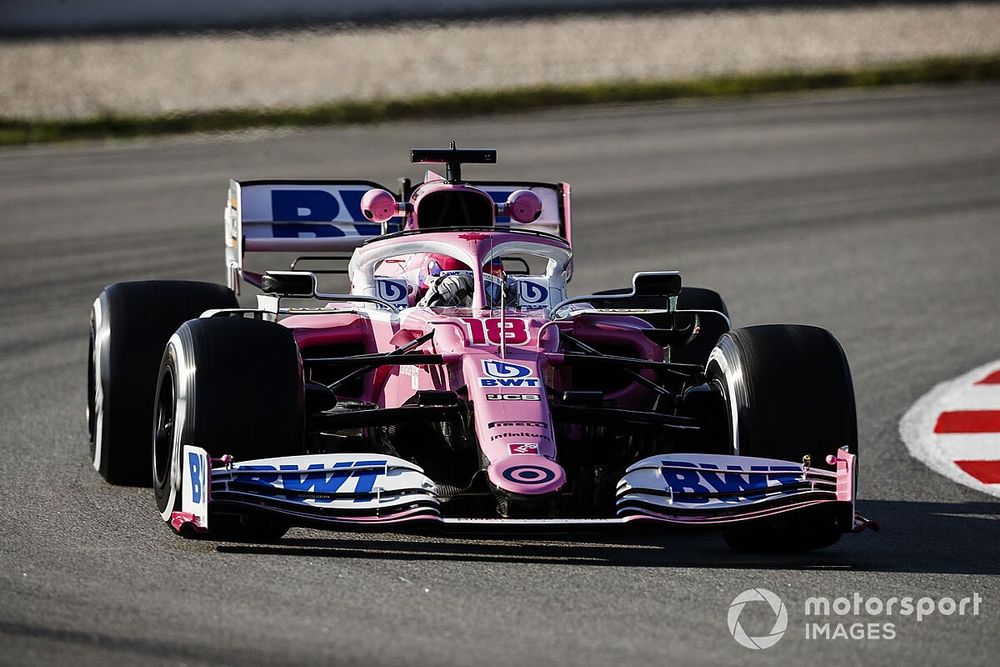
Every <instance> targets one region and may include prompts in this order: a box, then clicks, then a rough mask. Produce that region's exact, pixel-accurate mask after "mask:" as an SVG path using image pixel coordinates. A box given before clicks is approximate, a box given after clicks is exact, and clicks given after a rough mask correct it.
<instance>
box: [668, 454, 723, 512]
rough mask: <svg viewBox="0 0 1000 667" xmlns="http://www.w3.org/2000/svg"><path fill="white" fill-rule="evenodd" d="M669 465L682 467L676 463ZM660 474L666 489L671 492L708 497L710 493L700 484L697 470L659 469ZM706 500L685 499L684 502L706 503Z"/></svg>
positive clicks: (709, 490)
mask: <svg viewBox="0 0 1000 667" xmlns="http://www.w3.org/2000/svg"><path fill="white" fill-rule="evenodd" d="M670 465H673V466H677V465H683V464H679V463H677V462H673V461H671V462H670ZM660 474H662V475H663V481H664V482H666V484H667V488H669V489H670V490H671V491H675V492H677V493H694V494H704V495H708V494H710V493H712V491H711V489H709V488H708V487H706V486H702V484H701V475H700V474H698V471H697V470H676V469H674V468H661V469H660ZM708 501H709V499H708V498H685V499H684V502H689V503H707V502H708Z"/></svg>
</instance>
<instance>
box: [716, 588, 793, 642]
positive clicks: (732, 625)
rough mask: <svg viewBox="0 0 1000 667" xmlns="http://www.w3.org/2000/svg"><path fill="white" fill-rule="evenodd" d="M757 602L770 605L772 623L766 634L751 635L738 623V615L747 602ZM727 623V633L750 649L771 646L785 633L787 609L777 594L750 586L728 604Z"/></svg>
mask: <svg viewBox="0 0 1000 667" xmlns="http://www.w3.org/2000/svg"><path fill="white" fill-rule="evenodd" d="M758 602H763V603H766V604H767V605H769V606H770V607H771V612H772V613H773V614H774V625H773V626H771V631H770V632H768V633H767V634H766V635H761V636H758V637H751V636H750V635H748V634H747V632H746V630H744V629H743V626H742V625H741V624H740V615H741V614H742V613H743V609H744V608H745V607H746V606H747V605H748V604H754V603H758ZM726 622H727V624H728V625H729V634H731V635H732V636H733V639H735V640H736V643H737V644H739V645H740V646H745V647H746V648H750V649H754V650H757V649H764V648H771V647H772V646H774V645H775V644H777V643H778V642H779V641H781V638H782V637H783V636H784V635H785V630H786V629H788V610H787V609H786V608H785V603H784V602H782V601H781V598H779V597H778V596H777V595H775V594H774V593H772V592H771V591H769V590H767V589H766V588H750V589H748V590H745V591H743V592H742V593H740V594H739V595H737V596H736V597H735V598H734V599H733V601H732V602H731V603H730V604H729V614H728V615H727V616H726Z"/></svg>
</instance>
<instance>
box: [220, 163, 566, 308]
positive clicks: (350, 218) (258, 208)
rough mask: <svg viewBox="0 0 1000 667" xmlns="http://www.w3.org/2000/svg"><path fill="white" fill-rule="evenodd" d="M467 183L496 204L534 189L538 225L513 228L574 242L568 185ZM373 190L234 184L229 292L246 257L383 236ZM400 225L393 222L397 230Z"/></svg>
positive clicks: (323, 184)
mask: <svg viewBox="0 0 1000 667" xmlns="http://www.w3.org/2000/svg"><path fill="white" fill-rule="evenodd" d="M469 185H472V186H474V187H478V188H480V189H482V190H484V191H485V192H487V193H488V194H489V196H490V197H491V198H492V199H493V200H494V201H495V202H497V203H503V202H505V201H507V197H508V196H509V195H510V193H511V192H513V191H515V190H531V191H533V192H534V193H535V194H537V195H538V197H539V198H540V199H541V201H542V214H541V216H540V217H539V218H538V220H536V221H535V222H532V223H528V224H523V225H522V224H517V223H515V228H516V229H527V230H534V231H540V232H546V233H548V234H553V235H556V236H559V237H561V238H563V239H565V240H566V241H567V242H571V237H570V189H569V184H568V183H518V182H504V181H478V182H471V183H469ZM373 188H382V189H386V188H384V187H383V186H381V185H379V184H378V183H374V182H372V181H363V180H355V181H340V180H336V181H324V180H319V181H313V180H308V181H288V180H268V181H260V180H255V181H236V180H232V181H230V182H229V199H228V201H227V202H226V209H225V225H226V274H227V283H228V285H229V287H230V289H233V290H236V291H237V293H238V289H239V282H240V278H241V276H242V272H243V266H244V259H245V257H246V255H247V253H255V252H256V253H273V252H285V253H302V254H307V255H308V254H315V253H329V252H350V251H353V250H354V249H355V248H358V247H360V246H361V245H362V244H363V243H364V242H365V241H368V240H369V239H372V238H375V237H377V236H379V235H381V234H382V233H383V229H382V226H381V225H379V224H376V223H373V222H371V221H370V220H368V219H367V218H365V216H364V214H363V213H362V212H361V198H362V197H363V196H364V194H365V193H366V192H368V191H369V190H371V189H373ZM405 194H407V195H408V194H409V193H405ZM401 222H402V221H398V222H394V224H395V225H396V226H397V228H398V226H400V225H401ZM509 224H511V222H510V218H508V217H503V216H501V217H498V218H497V225H498V226H501V227H504V226H507V225H509ZM387 231H396V229H388V230H387ZM268 268H286V267H268Z"/></svg>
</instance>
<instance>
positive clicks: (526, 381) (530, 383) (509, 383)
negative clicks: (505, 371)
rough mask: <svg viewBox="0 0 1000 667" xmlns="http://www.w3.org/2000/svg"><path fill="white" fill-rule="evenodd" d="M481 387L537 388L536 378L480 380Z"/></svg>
mask: <svg viewBox="0 0 1000 667" xmlns="http://www.w3.org/2000/svg"><path fill="white" fill-rule="evenodd" d="M479 382H480V386H482V387H537V386H539V384H538V378H481V379H480V380H479Z"/></svg>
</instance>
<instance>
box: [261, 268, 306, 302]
mask: <svg viewBox="0 0 1000 667" xmlns="http://www.w3.org/2000/svg"><path fill="white" fill-rule="evenodd" d="M260 289H261V291H262V292H264V294H273V295H276V296H290V297H296V298H303V299H308V298H311V297H312V296H313V295H314V294H315V293H316V275H315V274H313V273H310V272H308V271H266V272H265V273H264V275H263V276H262V277H261V281H260Z"/></svg>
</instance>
